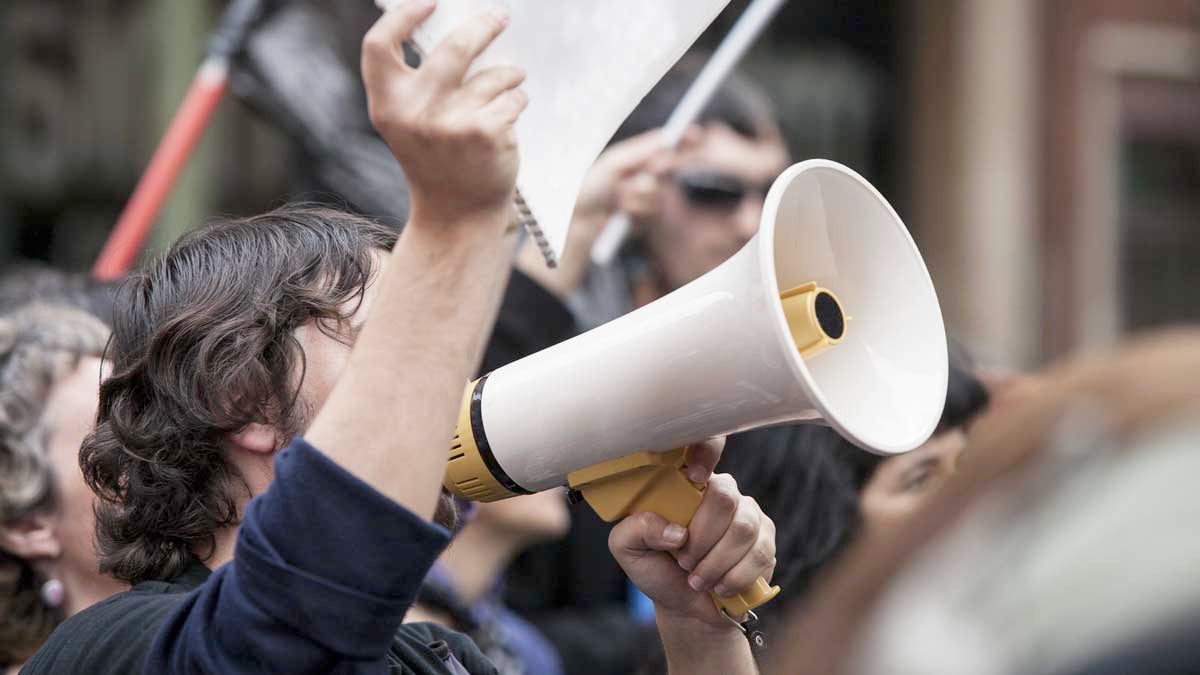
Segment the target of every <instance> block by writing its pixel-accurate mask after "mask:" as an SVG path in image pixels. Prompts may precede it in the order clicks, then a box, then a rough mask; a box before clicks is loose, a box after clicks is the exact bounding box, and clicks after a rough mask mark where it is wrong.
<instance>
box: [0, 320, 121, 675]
mask: <svg viewBox="0 0 1200 675" xmlns="http://www.w3.org/2000/svg"><path fill="white" fill-rule="evenodd" d="M107 340H108V329H107V328H105V326H104V325H103V324H102V323H101V322H100V321H99V320H97V319H96V318H95V317H93V316H91V315H89V314H87V313H86V312H84V311H82V310H79V309H76V308H72V307H68V306H65V305H50V304H32V305H27V306H25V307H23V308H21V309H18V310H15V311H11V312H9V313H7V314H5V315H3V316H0V667H2V668H5V669H8V670H7V672H12V673H15V672H16V670H17V669H18V668H19V667H20V665H21V663H22V662H23V661H24V660H25V659H27V658H28V657H29V656H31V655H32V654H33V653H34V652H35V651H36V650H37V648H38V647H39V646H40V645H41V643H42V642H43V641H44V640H45V639H46V637H47V636H48V635H49V634H50V632H51V631H52V630H53V629H54V627H55V626H56V625H58V623H59V622H60V621H62V620H63V618H65V617H68V616H71V615H72V614H75V613H76V612H78V611H80V610H81V609H83V608H85V607H88V606H89V605H91V604H93V603H95V602H98V601H100V600H102V599H104V598H106V597H108V596H109V595H112V594H113V593H116V592H118V591H120V590H122V589H124V588H125V586H124V585H123V584H120V583H118V582H117V581H116V580H115V579H112V578H110V577H107V576H102V575H101V574H100V573H99V564H98V562H97V558H96V553H95V550H94V548H93V544H92V541H93V529H94V523H95V519H94V515H93V512H92V508H93V502H94V497H93V495H92V493H91V491H90V490H89V489H88V487H87V485H86V484H85V483H84V480H83V474H82V472H81V471H80V468H79V446H80V444H81V443H82V442H83V438H84V436H85V435H86V434H87V433H88V432H89V431H90V430H91V427H92V424H93V422H94V420H95V417H96V407H97V391H98V388H99V385H100V380H101V378H102V376H103V374H104V370H105V369H104V367H103V365H102V362H101V355H102V353H103V351H104V345H105V343H106V342H107Z"/></svg>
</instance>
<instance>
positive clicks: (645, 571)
mask: <svg viewBox="0 0 1200 675" xmlns="http://www.w3.org/2000/svg"><path fill="white" fill-rule="evenodd" d="M432 10H433V2H432V1H431V0H412V1H411V2H404V3H399V4H398V6H397V7H396V8H395V9H392V10H391V11H389V12H387V13H386V14H385V15H384V16H383V18H382V19H380V21H379V23H378V24H377V25H376V26H375V28H373V29H372V31H371V32H370V33H369V34H368V36H367V38H366V40H365V41H364V44H363V71H364V79H365V80H366V85H367V91H368V95H369V98H370V103H371V117H372V121H373V122H374V124H375V126H376V127H377V128H378V129H379V131H380V132H381V134H382V135H383V137H384V139H385V140H386V141H387V142H388V144H389V146H390V147H391V148H392V150H393V152H394V154H395V155H396V158H397V159H398V160H399V161H400V162H401V164H402V165H403V166H404V168H405V171H406V173H407V175H408V177H409V182H410V187H411V193H412V212H411V217H410V220H409V223H408V225H407V226H406V228H405V229H404V231H403V234H402V235H400V236H399V238H396V237H395V236H394V235H392V234H391V233H389V232H388V231H387V230H384V229H381V228H379V227H377V226H375V225H372V224H371V223H369V222H366V221H363V220H362V219H358V218H354V217H351V216H346V215H344V214H339V213H335V212H331V211H325V210H304V209H300V210H296V209H286V210H281V211H277V212H274V213H270V214H267V215H264V216H260V217H257V218H251V219H248V220H243V221H233V222H226V223H221V224H217V225H214V226H212V227H210V228H207V229H204V230H201V231H198V232H196V233H194V234H192V235H189V236H187V237H185V238H183V239H182V240H181V241H180V242H179V243H177V244H176V245H175V246H174V247H173V248H172V250H171V251H169V252H168V253H167V254H166V256H165V257H164V258H163V259H162V260H160V261H158V262H156V263H154V264H152V265H151V266H150V267H149V269H148V270H147V271H145V272H144V273H142V274H140V275H138V276H137V277H135V278H134V279H133V280H132V281H131V283H130V286H129V288H128V289H127V291H126V293H125V297H123V298H121V300H120V302H119V303H118V308H117V311H116V316H115V320H114V332H113V346H112V361H113V373H112V376H111V378H110V379H109V380H108V381H106V382H105V383H104V384H103V386H102V388H101V400H100V415H99V422H98V426H97V429H96V431H95V432H94V434H93V435H92V437H91V438H90V439H89V440H88V441H87V442H85V446H84V448H83V450H82V452H81V460H82V462H83V464H84V466H85V473H86V475H87V478H88V480H89V482H90V483H91V484H92V486H93V488H94V489H95V490H96V492H97V493H98V495H99V498H100V500H101V502H102V505H101V507H100V508H99V509H98V513H97V516H98V534H99V536H98V540H99V545H100V549H101V554H102V560H101V565H102V567H103V568H104V569H105V570H107V571H109V572H111V573H112V574H114V575H115V576H117V577H118V578H121V579H124V580H127V581H129V582H131V583H133V584H134V588H133V589H132V590H131V591H129V592H127V593H123V594H120V595H118V596H116V597H114V598H111V599H109V600H107V601H104V602H101V603H99V604H98V605H95V606H93V607H92V608H90V609H88V610H85V611H84V612H82V613H80V614H78V615H76V616H75V617H73V618H72V619H71V620H68V621H67V622H66V623H64V624H63V625H62V626H61V627H60V628H59V630H57V631H56V632H55V634H54V635H53V636H52V637H51V639H50V641H49V642H48V643H47V645H46V646H45V647H43V649H42V650H41V651H39V652H38V654H37V655H35V656H34V658H33V659H32V660H31V661H30V663H29V664H28V666H27V667H26V672H28V673H34V674H37V673H79V672H87V673H114V674H115V673H138V672H143V673H168V672H169V673H200V672H205V673H240V672H286V673H330V672H338V673H367V672H402V673H411V672H418V673H424V672H430V673H433V672H438V673H446V672H450V673H462V672H470V673H484V674H486V673H494V672H495V670H494V668H493V667H492V665H491V664H489V663H487V661H486V659H484V658H483V657H482V656H481V655H480V654H479V651H478V649H476V648H475V647H474V646H473V645H472V644H471V643H470V642H469V640H467V639H466V638H464V637H463V636H460V635H457V634H455V633H453V632H450V631H448V630H445V629H443V628H439V627H436V626H432V625H428V624H409V625H403V626H402V625H401V622H402V620H403V618H404V615H405V612H406V611H407V609H408V607H409V605H410V604H411V603H412V601H413V597H414V595H415V593H416V591H417V589H418V587H419V585H420V583H421V580H422V579H423V578H424V576H425V575H426V573H427V572H428V570H429V569H430V566H431V565H432V564H433V562H434V559H435V558H436V557H437V555H438V554H439V553H440V552H441V551H442V549H443V548H444V547H445V546H446V544H447V543H448V540H449V536H450V535H449V532H448V531H447V530H446V529H445V528H443V527H440V526H438V525H435V524H433V523H430V522H429V520H430V519H432V518H433V517H434V516H435V512H436V511H437V510H438V509H437V505H438V504H439V495H440V494H441V491H440V485H441V480H442V477H443V474H444V471H445V461H446V448H447V444H448V442H449V439H450V438H451V436H452V434H453V430H454V426H455V418H456V416H457V412H458V409H459V405H460V403H461V399H462V395H463V388H464V386H465V384H466V383H467V381H468V379H469V378H470V377H471V375H472V374H473V371H474V370H475V368H476V366H477V364H478V363H479V359H480V354H481V352H482V349H483V344H484V341H485V339H486V337H487V334H488V332H489V331H490V329H491V325H492V322H493V319H494V318H495V315H496V312H497V307H498V305H499V301H500V296H501V294H502V290H503V289H504V286H505V281H506V278H507V274H508V270H509V261H510V259H511V255H512V250H513V241H512V240H513V236H512V235H511V234H510V233H507V232H508V230H509V222H510V216H511V204H512V200H513V196H514V190H515V187H514V185H515V180H516V170H517V151H516V138H515V133H514V129H513V124H514V123H515V121H516V119H517V117H518V116H519V115H520V113H521V111H522V109H523V108H524V107H525V105H526V99H525V97H524V95H523V94H522V93H520V92H519V91H518V90H517V89H516V87H517V86H519V84H520V83H521V80H522V78H523V75H522V73H521V72H520V71H519V70H518V69H516V68H512V67H504V66H498V67H493V68H485V69H482V70H479V71H478V72H475V73H472V74H469V75H468V71H469V67H470V65H471V63H472V61H473V60H474V58H475V57H476V56H477V55H478V54H480V53H481V52H482V51H483V50H484V49H485V48H486V47H487V45H488V44H489V43H491V41H492V40H494V39H495V38H496V36H497V35H498V34H499V33H500V32H501V31H502V30H503V28H504V26H505V24H506V17H504V16H503V15H500V14H498V13H496V12H489V13H487V14H485V15H482V16H480V17H477V18H475V19H473V20H471V21H468V22H466V23H464V24H463V25H462V26H460V27H459V28H458V29H457V30H456V31H455V32H454V33H452V34H451V35H450V36H449V37H448V38H447V39H446V41H445V42H444V43H443V44H442V45H441V46H439V47H438V48H437V49H435V50H434V51H433V52H431V53H430V55H429V56H428V58H427V59H426V60H425V61H424V63H423V64H422V66H421V68H420V69H416V70H414V69H411V68H409V67H407V66H406V65H405V64H404V61H403V55H402V51H401V50H400V49H399V45H400V44H401V43H402V42H403V41H404V40H405V39H407V38H408V36H409V35H410V34H411V32H412V30H413V29H414V28H415V26H416V25H417V24H418V23H419V22H420V21H422V20H424V19H425V18H426V17H427V16H428V15H429V13H430V12H431V11H432ZM389 249H391V253H388V250H389ZM368 316H369V320H368ZM301 432H303V434H304V438H303V439H301V438H299V436H298V434H299V433H301ZM719 454H720V453H719V450H717V449H716V448H708V451H707V452H702V453H699V454H698V455H697V456H695V457H694V459H697V458H698V460H699V461H698V464H697V466H698V468H700V469H701V470H702V471H703V472H704V473H705V475H706V476H707V475H708V474H710V473H711V468H712V466H713V465H714V464H715V463H716V460H717V458H718V456H719ZM700 508H701V512H700V513H698V515H697V518H696V519H695V521H694V522H693V525H692V526H691V527H690V528H688V529H684V528H681V527H679V526H677V525H668V524H667V523H666V521H665V520H663V519H662V518H659V517H657V516H652V515H651V514H640V515H638V516H634V517H631V518H628V519H626V520H625V521H624V522H622V523H620V524H618V525H617V527H616V528H614V530H613V537H612V551H613V554H614V555H615V556H616V557H617V558H618V560H619V561H620V562H621V564H622V565H623V567H624V568H625V570H626V571H627V572H628V574H629V575H630V578H631V579H633V580H634V582H635V583H637V584H639V585H640V586H641V587H642V589H643V590H644V591H645V592H646V594H647V595H649V596H650V597H651V598H653V599H654V600H655V601H656V603H657V604H658V608H659V614H658V618H659V624H660V628H661V633H662V637H663V642H664V645H665V648H666V651H667V654H668V657H669V658H670V659H671V664H672V666H673V667H674V668H676V669H677V670H679V671H680V672H693V673H733V674H737V673H751V672H754V671H755V665H754V662H753V658H752V656H751V654H750V651H749V646H748V644H747V642H746V640H745V639H744V638H743V637H742V635H741V633H740V632H739V629H738V628H737V627H735V626H733V625H731V624H730V623H729V622H728V621H727V619H726V618H725V617H723V616H722V615H721V614H720V613H719V612H717V610H716V609H715V608H714V606H713V604H712V602H711V600H710V599H709V597H708V595H707V592H706V591H707V590H708V589H709V588H711V587H712V586H713V585H715V584H716V583H717V582H721V583H723V584H727V585H729V587H730V589H731V590H732V591H734V592H736V591H738V590H741V589H744V588H746V587H749V586H750V585H751V584H752V583H753V582H754V580H755V579H756V578H757V577H759V576H763V575H766V576H769V575H770V571H771V568H772V567H773V566H774V539H773V526H772V525H771V523H770V521H769V520H768V519H766V517H765V516H763V515H762V512H761V511H760V510H759V509H758V507H757V505H756V504H754V503H753V501H751V500H745V499H741V498H740V495H739V494H738V493H737V491H736V488H735V487H734V486H733V485H732V482H731V481H728V480H721V481H714V482H713V483H712V484H711V485H710V487H709V490H708V491H707V494H706V497H705V501H704V503H703V504H702V505H701V507H700ZM702 516H703V517H702ZM685 544H687V545H689V547H690V549H689V550H694V551H696V552H697V553H698V554H699V555H700V556H702V557H703V561H702V563H701V564H702V566H703V568H704V569H705V570H707V571H708V573H709V574H710V575H712V578H711V579H706V580H704V583H706V584H707V586H701V587H700V588H697V589H696V590H692V589H691V588H689V573H688V572H686V571H685V570H684V569H683V568H682V567H681V566H680V565H679V564H678V563H677V562H676V561H675V560H674V559H673V558H672V556H671V555H670V554H669V552H670V551H675V550H678V549H680V547H682V546H684V545H685ZM699 570H700V566H697V570H696V571H697V572H699ZM697 579H699V576H698V575H697V574H692V583H696V580H697Z"/></svg>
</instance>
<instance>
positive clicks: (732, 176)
mask: <svg viewBox="0 0 1200 675" xmlns="http://www.w3.org/2000/svg"><path fill="white" fill-rule="evenodd" d="M706 60H707V59H706V58H704V56H703V55H697V57H696V58H694V59H692V58H689V59H685V60H684V61H682V62H681V63H680V64H679V65H678V66H676V67H675V68H674V69H673V70H671V71H670V72H669V73H668V74H667V75H666V76H665V77H664V78H663V80H662V81H661V82H659V84H658V85H657V86H656V87H655V88H654V89H653V90H652V91H651V92H650V94H649V95H648V96H647V97H646V98H645V99H644V100H643V101H642V103H641V104H640V105H639V106H638V107H637V109H635V110H634V112H633V113H632V114H631V115H630V116H629V118H628V119H627V120H626V121H625V123H624V125H622V127H621V128H620V129H619V130H618V131H617V133H616V135H615V136H614V137H613V143H612V144H611V145H610V146H609V148H608V150H607V151H606V152H605V153H604V154H602V155H601V156H600V158H599V160H597V162H596V165H595V167H594V168H593V170H592V171H591V173H590V174H589V175H588V178H587V180H586V181H585V184H584V188H583V190H582V192H581V194H580V197H579V200H578V202H577V205H576V210H575V216H574V219H573V222H572V226H571V232H570V236H569V238H568V244H567V245H568V248H567V251H566V252H565V253H564V255H563V256H562V261H561V265H560V268H559V269H558V270H553V271H551V270H547V269H546V268H545V265H543V264H541V263H540V259H539V258H538V256H537V251H536V250H534V249H532V247H529V248H527V249H526V250H525V251H523V252H522V256H521V263H520V265H519V269H520V270H521V271H522V272H524V273H525V274H526V275H528V276H530V277H532V278H534V279H535V280H536V281H538V282H539V283H541V284H542V285H543V286H544V287H546V288H547V289H548V290H550V291H551V292H552V293H554V294H555V295H557V296H558V297H559V298H560V299H561V300H562V301H564V302H566V303H567V305H568V306H569V307H570V308H571V311H572V313H573V314H574V315H575V318H576V320H577V322H578V323H579V326H580V328H581V329H585V330H586V329H588V328H593V327H595V326H598V325H600V324H603V323H606V322H608V321H611V320H612V319H615V318H617V317H618V316H621V315H623V314H626V313H628V312H629V311H631V310H633V309H635V308H637V307H640V306H642V305H645V304H648V303H650V302H652V301H654V300H656V299H658V298H659V297H662V296H663V295H666V294H667V293H670V292H671V291H673V290H675V289H677V288H679V287H681V286H684V285H686V284H687V283H689V282H691V281H694V280H695V279H696V278H698V277H700V276H701V275H703V274H704V273H705V272H708V271H709V270H711V269H713V268H714V267H716V266H717V265H720V264H721V263H722V262H724V261H725V260H726V259H728V258H729V257H730V256H732V255H733V254H734V253H736V252H737V251H738V249H740V248H741V247H742V246H743V245H745V243H746V242H748V241H749V240H750V239H751V237H753V236H754V234H755V233H756V232H757V231H758V224H759V220H760V219H761V217H762V205H763V200H764V199H765V197H766V192H767V190H768V188H769V187H770V186H771V183H772V182H773V181H774V180H775V178H776V177H777V176H778V175H779V174H780V173H781V172H782V171H783V170H784V169H785V168H787V166H788V164H789V163H790V156H789V153H788V150H787V147H786V145H785V143H784V140H783V135H782V133H781V132H780V130H779V125H778V122H777V121H776V119H775V114H774V112H773V110H772V104H771V103H770V100H769V99H768V97H767V95H766V93H765V92H764V91H762V90H761V89H760V88H758V87H757V86H755V85H754V84H752V83H750V82H749V81H748V80H746V79H745V78H743V77H741V76H739V75H736V74H735V75H733V76H731V77H730V78H729V79H728V80H726V81H725V83H723V84H722V86H721V87H720V88H719V90H718V91H717V93H716V94H715V95H714V96H713V98H712V100H711V101H710V103H709V104H708V106H707V107H706V108H705V109H704V111H703V112H702V113H701V115H700V117H699V119H698V120H697V124H696V126H695V127H693V128H692V129H691V130H689V132H688V134H687V135H686V137H685V138H684V141H683V143H682V144H681V145H680V147H679V148H678V149H677V150H675V151H671V150H664V149H663V148H662V144H661V142H660V138H659V134H660V132H659V129H660V127H661V126H662V125H663V124H665V123H666V121H667V118H668V117H670V115H671V112H672V111H673V110H674V109H675V107H676V106H677V105H678V104H679V101H680V100H681V99H682V98H683V96H684V94H685V93H686V92H687V90H688V88H689V87H690V86H691V83H692V82H693V81H694V80H695V78H696V76H697V75H698V74H699V72H700V70H701V68H703V66H704V64H705V62H706ZM618 211H620V212H624V213H628V214H630V216H631V217H632V219H633V221H634V232H633V236H631V237H630V238H629V240H628V242H627V243H626V245H625V247H624V248H623V249H622V250H621V252H620V254H619V255H618V257H617V259H616V261H614V263H612V264H611V265H607V266H605V267H598V266H596V265H592V264H590V256H589V250H590V249H591V246H592V243H593V242H594V241H595V239H596V237H597V236H598V235H599V232H600V231H601V230H602V229H603V227H604V225H605V223H607V222H608V221H609V219H610V218H611V217H612V216H613V214H615V213H617V212H618Z"/></svg>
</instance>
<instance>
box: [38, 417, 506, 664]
mask: <svg viewBox="0 0 1200 675" xmlns="http://www.w3.org/2000/svg"><path fill="white" fill-rule="evenodd" d="M275 470H276V480H275V482H274V483H273V484H272V485H271V487H270V488H269V489H268V490H267V491H266V493H265V494H263V495H261V496H260V497H257V498H255V499H253V500H251V502H250V505H249V506H248V507H247V509H246V514H245V518H244V519H243V522H242V526H241V530H240V532H239V534H238V540H237V552H236V554H235V559H234V561H233V562H231V563H229V564H227V565H224V566H222V567H220V568H219V569H217V570H216V571H214V572H211V573H210V572H209V571H208V569H207V568H206V567H204V566H203V564H201V563H200V562H199V561H198V560H197V561H194V562H193V564H192V565H191V566H190V567H189V568H188V569H187V570H185V571H184V572H183V574H181V575H180V576H178V577H177V578H175V579H172V580H170V581H167V582H163V581H152V582H145V583H141V584H138V585H137V586H135V587H134V588H133V589H132V590H130V591H127V592H125V593H121V594H118V595H116V596H113V597H112V598H109V599H108V600H105V601H103V602H101V603H98V604H96V605H94V606H92V607H90V608H88V609H86V610H84V611H83V612H80V613H79V614H77V615H75V616H74V617H71V618H70V619H69V620H67V621H66V622H64V623H63V624H62V625H61V626H59V627H58V629H57V630H56V631H55V632H54V634H53V635H52V636H51V637H50V639H49V640H48V641H47V642H46V644H45V645H44V646H43V647H42V649H41V650H39V651H38V653H37V654H36V655H35V656H34V657H33V658H32V659H31V660H30V661H29V662H28V663H27V664H26V666H25V668H24V669H23V670H22V671H21V672H22V673H28V674H31V675H40V674H42V673H95V674H101V675H102V674H105V673H112V674H114V675H115V674H117V673H121V674H124V673H156V674H157V673H179V674H184V673H222V674H226V673H228V674H235V673H293V674H300V673H322V674H324V673H454V674H455V675H458V674H460V673H462V672H464V671H465V672H468V673H472V674H475V675H491V674H493V673H495V669H494V668H493V667H492V666H491V664H489V663H488V662H487V660H486V659H485V658H484V657H483V656H482V655H481V654H479V651H478V650H477V649H476V648H475V647H474V645H473V644H472V643H471V642H470V641H469V640H467V639H466V638H464V637H462V636H460V635H457V634H455V633H453V632H452V631H448V630H445V629H442V628H439V627H436V626H432V625H428V624H413V625H402V624H401V622H402V621H403V619H404V614H405V612H406V611H407V610H408V608H409V605H411V604H412V601H413V598H414V597H415V596H416V593H417V590H418V588H419V587H420V585H421V580H422V579H423V578H424V577H425V575H426V574H427V573H428V572H429V569H430V567H432V565H433V563H434V561H435V560H436V559H437V557H438V555H439V554H441V552H442V550H443V549H444V548H445V547H446V545H447V544H448V543H449V541H450V533H449V532H447V531H446V530H445V529H444V528H441V527H438V526H437V525H434V524H432V523H429V522H427V521H425V520H423V519H421V518H418V517H417V516H415V515H414V514H412V513H411V512H409V511H408V510H406V509H404V508H403V507H401V506H399V505H398V504H396V503H395V502H393V501H391V500H390V499H388V498H386V497H384V496H383V495H381V494H380V493H378V492H376V491H375V490H374V489H372V488H371V487H370V486H368V485H367V484H365V483H363V482H362V481H360V480H358V479H357V478H355V477H354V476H352V475H350V474H349V473H348V472H346V471H345V470H344V469H342V468H341V467H339V466H338V465H337V464H335V463H333V462H332V461H331V460H329V459H328V458H327V457H325V456H324V455H322V454H321V453H320V452H318V451H317V450H316V449H314V448H313V447H312V446H310V445H308V444H307V443H305V442H304V441H303V440H300V439H297V440H296V441H294V442H293V443H292V444H291V446H289V447H288V448H287V449H285V450H283V451H282V452H280V453H279V455H278V458H277V459H276V462H275Z"/></svg>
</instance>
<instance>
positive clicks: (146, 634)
mask: <svg viewBox="0 0 1200 675" xmlns="http://www.w3.org/2000/svg"><path fill="white" fill-rule="evenodd" d="M184 596H185V594H184V593H182V592H178V591H176V590H174V589H172V588H171V586H170V585H168V584H165V583H158V582H151V583H145V584H141V585H139V586H138V587H137V588H135V589H134V590H131V591H126V592H124V593H118V594H117V595H114V596H113V597H111V598H109V599H107V600H103V601H101V602H98V603H96V604H95V605H92V606H91V607H89V608H87V609H85V610H83V611H82V612H80V613H78V614H76V615H75V616H72V617H71V618H69V619H67V620H66V621H64V622H63V623H62V624H61V625H59V627H58V628H56V629H55V631H54V633H53V634H51V635H50V638H49V639H48V640H47V641H46V643H45V644H44V645H42V648H41V649H39V650H38V652H37V654H35V655H34V656H33V658H32V659H30V660H29V661H28V663H26V664H25V668H24V669H23V670H22V671H21V672H22V673H23V674H26V675H29V674H32V675H38V674H41V673H84V672H86V673H95V674H97V675H103V674H104V673H114V674H116V673H129V672H136V671H138V670H140V669H141V664H142V661H143V660H144V659H145V657H146V654H147V653H148V652H149V651H150V645H151V643H152V642H153V641H154V637H155V635H156V634H157V632H158V630H157V629H158V628H159V627H160V626H161V625H162V624H163V622H164V621H165V620H166V619H167V617H168V615H169V614H170V612H171V610H173V609H175V608H176V607H177V606H178V605H179V603H180V602H181V601H182V600H183V598H184Z"/></svg>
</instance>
